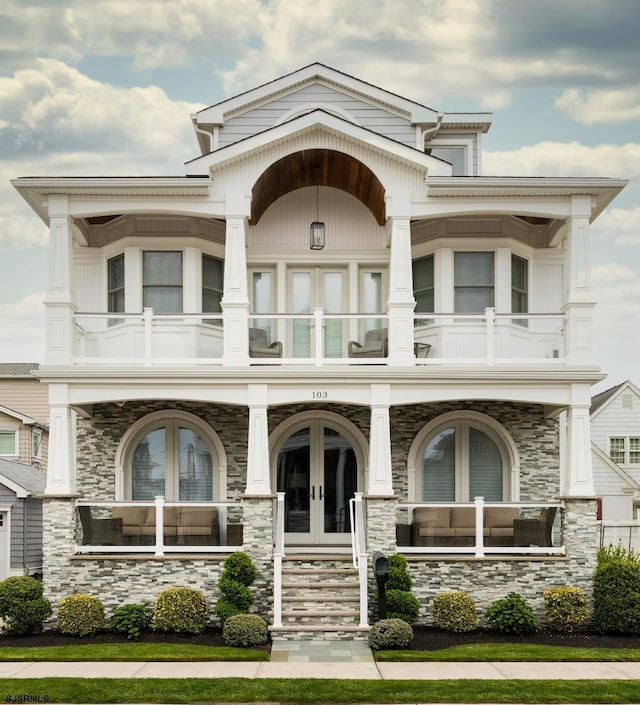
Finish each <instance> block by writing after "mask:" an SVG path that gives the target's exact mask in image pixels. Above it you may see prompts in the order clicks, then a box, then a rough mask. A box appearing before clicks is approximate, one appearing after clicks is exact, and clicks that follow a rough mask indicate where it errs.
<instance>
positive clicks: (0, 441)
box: [0, 431, 17, 455]
mask: <svg viewBox="0 0 640 705" xmlns="http://www.w3.org/2000/svg"><path fill="white" fill-rule="evenodd" d="M0 455H17V453H16V433H15V431H0Z"/></svg>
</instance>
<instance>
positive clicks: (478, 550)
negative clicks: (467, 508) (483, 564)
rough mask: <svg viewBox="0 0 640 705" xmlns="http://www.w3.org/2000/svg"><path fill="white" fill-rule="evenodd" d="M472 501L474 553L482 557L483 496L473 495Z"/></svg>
mask: <svg viewBox="0 0 640 705" xmlns="http://www.w3.org/2000/svg"><path fill="white" fill-rule="evenodd" d="M473 503H474V504H475V507H476V545H475V554H476V557H477V558H482V557H483V556H484V497H474V498H473Z"/></svg>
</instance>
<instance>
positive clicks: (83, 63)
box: [0, 0, 640, 388]
mask: <svg viewBox="0 0 640 705" xmlns="http://www.w3.org/2000/svg"><path fill="white" fill-rule="evenodd" d="M639 36H640V0H607V1H604V0H368V2H353V1H352V0H262V1H260V0H75V1H74V0H67V1H66V2H63V1H62V0H36V1H30V0H0V155H1V160H0V361H41V359H42V354H43V321H44V313H43V308H42V298H43V294H44V291H45V288H46V276H47V273H46V244H47V231H46V228H45V227H44V225H43V224H42V223H41V222H40V221H39V220H38V219H37V218H36V217H35V216H34V215H32V214H31V212H30V211H29V209H28V208H27V207H26V204H24V203H23V201H22V199H21V198H20V197H19V196H18V194H17V192H15V190H14V189H13V187H12V186H11V184H9V179H12V178H16V177H18V176H44V175H47V176H51V175H53V176H59V175H60V176H61V175H68V174H83V175H114V174H122V175H152V174H155V175H157V174H161V175H167V174H171V175H174V174H175V175H181V174H183V173H184V167H183V164H184V162H185V161H187V160H188V159H190V158H192V157H194V156H196V155H197V149H196V141H195V137H194V135H193V132H192V129H191V125H190V120H189V114H190V113H191V112H193V111H194V110H196V109H198V108H199V107H202V106H205V105H211V104H213V103H216V102H218V101H220V100H222V99H224V98H228V97H230V96H233V95H237V94H238V93H240V92H242V91H244V90H247V89H248V88H252V87H254V86H257V85H259V84H261V83H264V82H266V81H270V80H273V79H275V78H278V77H279V76H281V75H283V74H285V73H288V72H290V71H293V70H296V69H298V68H301V67H303V66H305V65H307V64H310V63H312V62H314V61H321V62H323V63H325V64H328V65H329V66H332V67H333V68H336V69H338V70H340V71H344V72H346V73H350V74H352V75H354V76H356V77H358V78H361V79H364V80H366V81H369V82H371V83H373V84H375V85H378V86H381V87H383V88H385V89H387V90H390V91H393V92H395V93H398V94H400V95H402V96H405V97H407V98H410V99H412V100H416V101H418V102H420V103H424V104H426V105H429V106H430V107H432V108H435V109H437V110H443V111H449V112H451V111H470V112H471V111H492V112H493V113H494V124H493V127H492V129H491V131H490V132H489V134H488V135H487V136H486V138H485V143H484V146H485V154H484V173H485V174H486V175H538V176H613V177H619V178H626V179H630V183H629V186H628V187H627V188H626V189H625V191H624V192H623V193H622V195H621V196H620V197H619V198H618V199H616V201H615V202H614V203H613V205H612V207H611V208H610V209H609V210H608V211H607V212H606V213H604V214H603V215H602V216H601V217H600V218H599V220H598V221H597V223H596V224H595V225H594V227H593V228H592V265H593V267H592V272H591V283H592V286H593V288H594V290H595V292H596V298H597V300H598V302H599V305H598V307H597V309H596V319H595V341H596V345H597V347H598V351H597V356H598V361H599V363H600V364H601V365H602V367H603V371H604V372H606V373H608V375H609V377H608V379H607V380H606V382H604V383H603V384H601V385H599V388H602V387H604V386H608V385H612V384H615V383H617V382H619V381H622V380H624V379H627V378H630V379H633V380H634V381H635V382H636V383H638V382H640V365H639V363H638V361H637V358H638V353H637V350H638V347H639V344H640V42H638V37H639Z"/></svg>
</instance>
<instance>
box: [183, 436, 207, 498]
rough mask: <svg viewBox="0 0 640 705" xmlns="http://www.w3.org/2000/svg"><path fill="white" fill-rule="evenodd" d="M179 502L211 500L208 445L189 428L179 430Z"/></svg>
mask: <svg viewBox="0 0 640 705" xmlns="http://www.w3.org/2000/svg"><path fill="white" fill-rule="evenodd" d="M179 443H180V489H179V498H180V501H189V500H191V501H199V502H209V501H211V500H212V499H213V494H212V493H213V484H212V482H213V462H212V459H211V453H210V451H209V447H208V445H207V444H206V443H205V441H204V440H203V439H202V438H200V436H199V435H198V434H197V433H196V432H195V431H192V430H191V429H189V428H181V429H180V432H179Z"/></svg>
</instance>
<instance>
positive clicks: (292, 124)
mask: <svg viewBox="0 0 640 705" xmlns="http://www.w3.org/2000/svg"><path fill="white" fill-rule="evenodd" d="M316 128H320V129H324V130H326V131H328V132H332V133H333V134H335V135H337V136H340V137H344V138H345V139H347V140H353V141H356V142H359V143H361V144H363V145H366V146H367V147H370V148H372V149H375V150H376V151H378V152H380V153H382V154H386V155H388V156H390V157H391V158H396V159H399V160H401V161H404V162H406V163H409V164H411V165H412V166H417V167H420V168H423V169H424V170H425V172H429V171H430V172H432V173H436V174H438V175H442V176H446V175H448V174H450V172H451V165H450V164H447V163H446V162H443V161H442V160H440V159H437V158H435V157H431V156H429V155H428V154H424V153H423V152H420V151H419V150H417V149H414V148H413V147H407V146H406V145H404V144H401V143H400V142H395V141H394V140H391V139H389V138H388V137H384V136H383V135H380V134H378V133H377V132H373V131H372V130H367V129H365V128H363V127H359V126H358V125H354V124H353V123H351V122H348V121H347V120H342V119H341V118H339V117H336V116H335V115H331V114H330V113H327V112H325V111H324V110H314V111H313V112H310V113H306V114H304V115H301V116H299V117H296V118H294V119H293V120H290V121H289V122H286V123H283V124H281V125H277V126H276V127H272V128H270V129H268V130H264V131H263V132H260V133H258V134H257V135H253V136H251V137H247V138H246V139H243V140H240V141H239V142H234V143H233V144H230V145H228V146H227V147H223V148H222V149H219V150H217V151H215V152H211V153H209V154H204V155H202V156H201V157H196V158H195V159H192V160H191V161H189V162H187V164H186V169H187V173H189V174H209V173H210V170H213V169H219V168H220V167H221V166H223V165H226V164H229V163H231V162H233V161H235V160H236V159H240V158H245V157H246V156H247V154H249V153H251V152H253V151H257V150H261V149H264V148H265V147H268V146H270V145H272V144H274V143H276V142H278V141H280V140H285V139H286V140H290V139H291V137H293V136H296V135H301V134H303V133H305V132H308V131H310V130H313V129H316Z"/></svg>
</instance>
